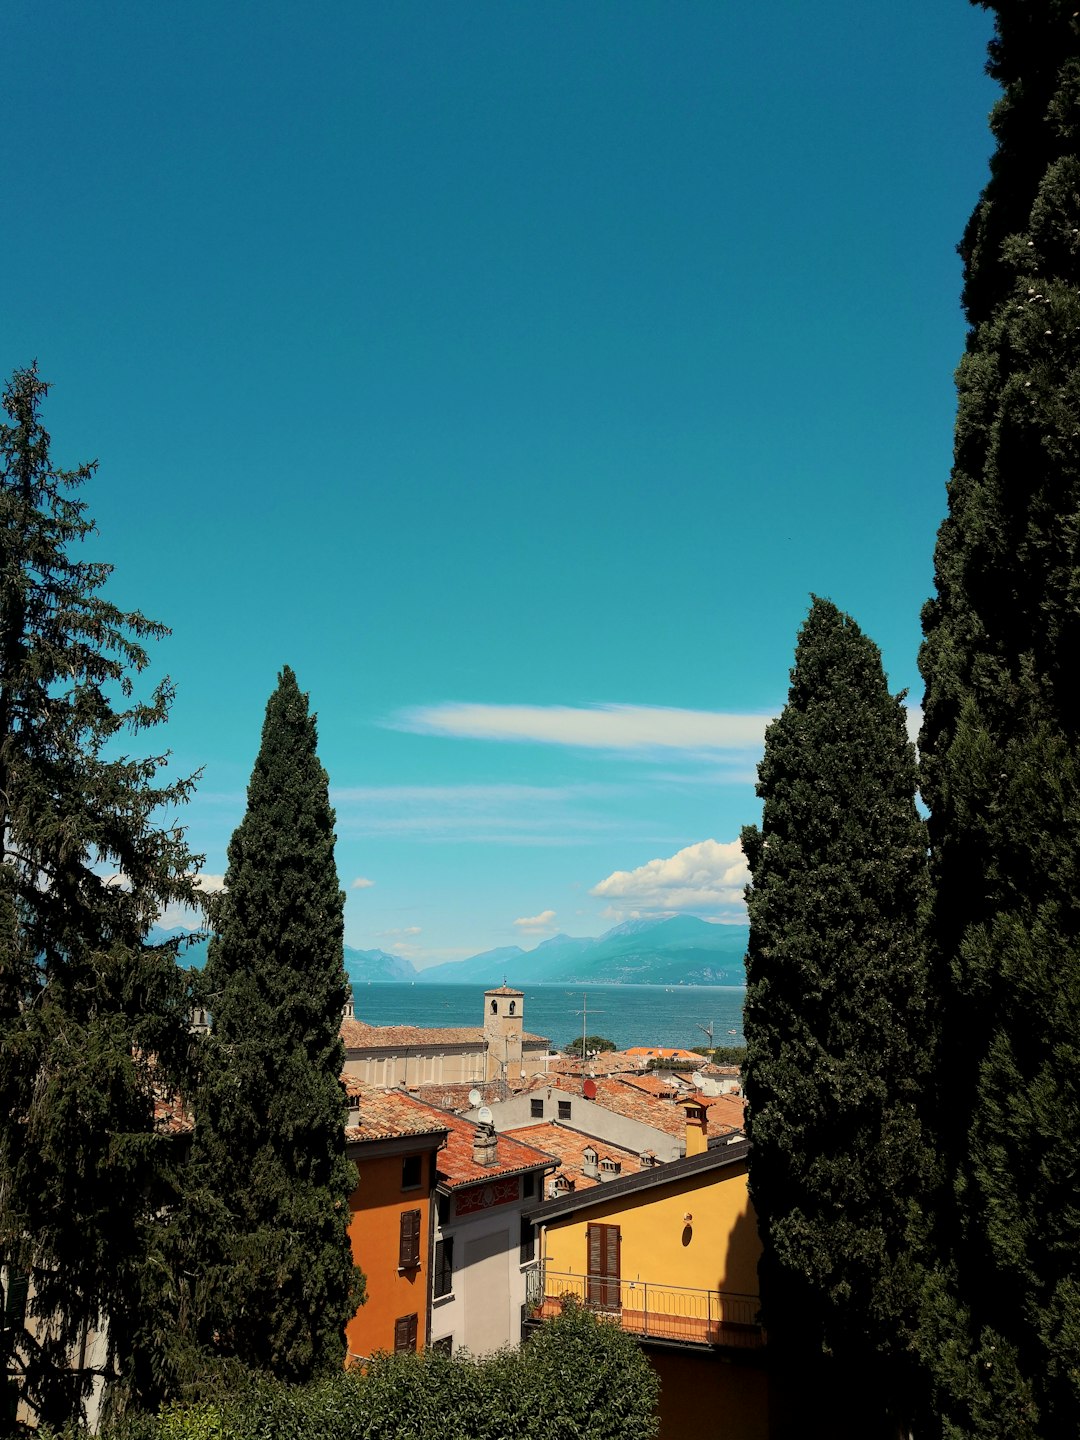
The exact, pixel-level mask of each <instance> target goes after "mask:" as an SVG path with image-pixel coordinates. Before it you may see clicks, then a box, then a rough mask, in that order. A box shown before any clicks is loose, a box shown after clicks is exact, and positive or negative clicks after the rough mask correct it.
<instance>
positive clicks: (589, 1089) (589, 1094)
mask: <svg viewBox="0 0 1080 1440" xmlns="http://www.w3.org/2000/svg"><path fill="white" fill-rule="evenodd" d="M581 1093H582V1094H583V1095H584V1096H585V1099H586V1100H595V1099H596V1081H595V1080H586V1081H585V1084H584V1085H582V1087H581Z"/></svg>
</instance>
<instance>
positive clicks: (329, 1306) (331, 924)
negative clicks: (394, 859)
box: [196, 667, 363, 1381]
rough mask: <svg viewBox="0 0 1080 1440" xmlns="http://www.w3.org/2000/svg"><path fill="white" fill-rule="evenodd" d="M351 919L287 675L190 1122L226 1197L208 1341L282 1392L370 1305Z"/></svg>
mask: <svg viewBox="0 0 1080 1440" xmlns="http://www.w3.org/2000/svg"><path fill="white" fill-rule="evenodd" d="M343 908H344V895H343V893H342V891H341V889H340V887H339V884H338V877H337V870H336V868H335V864H334V812H333V810H332V809H331V808H330V802H329V794H328V786H327V776H326V771H325V770H324V769H323V767H322V765H321V764H320V763H319V760H318V756H317V755H316V733H315V719H314V716H312V715H310V714H309V713H308V703H307V697H306V696H305V695H302V694H301V693H300V690H299V689H298V688H297V684H296V677H295V675H294V674H293V672H292V670H290V669H289V668H288V667H286V668H285V669H284V670H283V671H282V672H281V675H280V677H279V681H278V686H277V689H276V690H275V691H274V693H273V695H271V697H270V701H269V703H268V705H267V707H266V720H265V723H264V725H263V731H262V744H261V746H260V749H259V754H258V757H257V759H256V761H255V768H254V771H253V773H252V776H251V782H250V785H249V786H248V806H247V813H246V814H245V816H244V819H243V821H242V822H241V824H240V826H239V827H238V829H237V830H236V832H235V833H234V835H233V837H232V840H231V842H230V844H229V865H228V871H227V874H226V877H225V891H224V893H223V895H222V896H221V897H220V902H219V903H218V904H217V906H216V908H215V912H214V914H213V917H212V923H213V928H214V931H215V935H214V938H213V939H212V940H211V942H210V949H209V955H208V960H207V968H206V977H205V978H206V994H207V998H208V1001H209V1005H210V1008H211V1011H212V1017H213V1029H212V1044H211V1047H210V1051H209V1055H208V1059H207V1068H208V1074H207V1079H206V1083H205V1085H204V1086H203V1088H202V1089H201V1091H200V1095H199V1101H198V1117H197V1125H196V1154H197V1158H198V1166H197V1168H198V1171H199V1173H200V1175H201V1176H202V1178H203V1181H204V1183H205V1184H206V1186H207V1187H208V1189H209V1191H210V1192H211V1193H212V1194H214V1195H215V1196H216V1197H217V1208H216V1211H215V1210H213V1209H211V1210H210V1211H208V1212H207V1214H208V1219H207V1223H208V1224H209V1226H210V1229H211V1234H210V1235H209V1236H208V1244H207V1250H206V1256H207V1259H208V1261H209V1264H210V1279H209V1281H208V1292H209V1294H210V1303H209V1306H208V1308H207V1310H206V1312H205V1314H204V1316H203V1321H202V1323H203V1330H204V1335H205V1337H206V1338H207V1341H208V1343H213V1344H214V1346H215V1348H216V1349H217V1351H218V1353H220V1354H224V1355H233V1356H235V1357H237V1358H238V1359H240V1360H241V1361H242V1362H244V1363H245V1364H247V1365H249V1366H251V1367H253V1368H256V1369H265V1370H269V1371H272V1372H273V1373H274V1374H276V1375H277V1376H279V1377H280V1378H282V1379H286V1380H296V1381H302V1380H306V1379H308V1378H310V1377H311V1376H312V1375H313V1374H317V1373H320V1372H322V1371H325V1370H327V1369H328V1368H333V1367H335V1366H340V1365H341V1363H342V1361H343V1359H344V1353H345V1352H344V1328H345V1322H346V1321H347V1320H348V1318H349V1317H350V1316H351V1315H352V1313H353V1311H354V1310H355V1308H356V1306H357V1304H358V1303H359V1302H360V1300H361V1298H362V1294H363V1290H362V1277H361V1276H360V1274H359V1271H357V1270H356V1268H355V1267H354V1266H353V1264H352V1260H351V1255H350V1250H349V1240H348V1234H347V1231H348V1221H349V1206H348V1199H349V1195H350V1193H351V1191H352V1190H353V1188H354V1187H355V1183H356V1172H355V1167H353V1166H352V1165H350V1163H349V1162H348V1160H347V1159H346V1156H345V1118H346V1116H345V1098H344V1092H343V1090H342V1088H341V1084H340V1075H341V1071H342V1068H343V1066H344V1060H345V1053H344V1048H343V1045H342V1042H341V1036H340V1027H341V1016H342V1008H343V1005H344V1002H345V996H346V983H347V982H346V977H345V970H344V961H343V948H342V932H343ZM215 1217H216V1218H215Z"/></svg>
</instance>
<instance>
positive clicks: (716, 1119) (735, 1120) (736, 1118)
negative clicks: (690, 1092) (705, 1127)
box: [696, 1095, 746, 1135]
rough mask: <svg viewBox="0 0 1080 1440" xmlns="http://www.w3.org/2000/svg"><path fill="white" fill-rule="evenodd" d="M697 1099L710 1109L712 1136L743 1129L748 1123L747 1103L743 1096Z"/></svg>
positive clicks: (699, 1096)
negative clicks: (746, 1122)
mask: <svg viewBox="0 0 1080 1440" xmlns="http://www.w3.org/2000/svg"><path fill="white" fill-rule="evenodd" d="M696 1099H697V1101H698V1103H699V1104H700V1105H704V1106H706V1107H707V1109H708V1124H709V1134H710V1135H720V1134H722V1133H723V1132H724V1131H725V1130H741V1129H742V1128H743V1125H744V1124H745V1121H746V1101H745V1099H744V1098H743V1097H742V1096H741V1095H698V1096H697V1097H696Z"/></svg>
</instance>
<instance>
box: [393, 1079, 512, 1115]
mask: <svg viewBox="0 0 1080 1440" xmlns="http://www.w3.org/2000/svg"><path fill="white" fill-rule="evenodd" d="M408 1090H409V1094H410V1095H415V1096H416V1098H417V1100H422V1101H423V1102H424V1104H425V1105H434V1106H435V1107H436V1109H438V1110H455V1111H458V1112H459V1113H460V1112H461V1111H462V1110H471V1109H472V1108H473V1107H472V1101H471V1100H470V1099H469V1095H470V1093H471V1092H472V1091H473V1090H479V1091H480V1104H481V1105H497V1104H498V1103H499V1101H500V1100H505V1099H506V1096H507V1092H508V1091H509V1092H510V1093H514V1087H513V1086H512V1085H507V1084H506V1083H505V1081H503V1080H463V1081H462V1082H461V1084H460V1085H459V1084H451V1083H450V1082H444V1081H439V1080H428V1081H425V1083H424V1084H423V1085H410V1086H409V1087H408Z"/></svg>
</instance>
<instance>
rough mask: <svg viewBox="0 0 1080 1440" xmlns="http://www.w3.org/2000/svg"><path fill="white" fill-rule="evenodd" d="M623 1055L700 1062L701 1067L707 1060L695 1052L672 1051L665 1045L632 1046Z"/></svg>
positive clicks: (647, 1058) (648, 1058)
mask: <svg viewBox="0 0 1080 1440" xmlns="http://www.w3.org/2000/svg"><path fill="white" fill-rule="evenodd" d="M625 1053H626V1054H627V1055H634V1056H640V1055H643V1056H644V1057H645V1059H646V1060H700V1062H701V1063H702V1064H703V1065H704V1064H705V1061H706V1059H707V1058H708V1057H707V1056H705V1055H701V1054H699V1053H698V1051H697V1050H679V1049H674V1050H673V1049H670V1048H669V1047H668V1046H665V1045H632V1046H631V1047H630V1049H629V1050H627V1051H626V1052H625Z"/></svg>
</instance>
